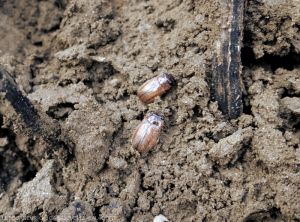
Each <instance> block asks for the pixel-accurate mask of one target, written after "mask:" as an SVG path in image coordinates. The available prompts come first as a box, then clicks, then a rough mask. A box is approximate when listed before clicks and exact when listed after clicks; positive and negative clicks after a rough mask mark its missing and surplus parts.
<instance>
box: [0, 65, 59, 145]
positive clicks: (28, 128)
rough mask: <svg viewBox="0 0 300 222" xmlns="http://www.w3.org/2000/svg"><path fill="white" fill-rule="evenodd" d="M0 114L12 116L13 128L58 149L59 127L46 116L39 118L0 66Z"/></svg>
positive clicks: (39, 115)
mask: <svg viewBox="0 0 300 222" xmlns="http://www.w3.org/2000/svg"><path fill="white" fill-rule="evenodd" d="M0 112H1V113H2V115H3V116H14V118H15V121H14V123H15V124H16V126H15V128H21V129H19V130H22V131H23V132H24V133H26V134H28V135H30V136H32V137H40V138H42V139H43V140H44V141H45V142H46V143H47V144H48V145H49V146H51V147H52V148H59V147H60V146H61V145H62V141H61V140H60V139H59V138H58V137H59V134H60V127H59V126H58V124H56V123H55V122H54V121H52V120H51V119H50V118H48V117H47V116H46V115H45V116H43V118H42V117H41V114H39V113H38V112H37V110H36V109H35V107H34V106H33V105H32V103H31V102H30V101H29V99H28V98H27V97H26V96H24V95H23V94H22V92H21V91H20V90H19V89H18V86H17V84H16V83H15V81H14V80H13V78H12V77H11V76H10V74H9V73H8V72H7V71H6V70H5V69H4V68H3V67H2V66H0Z"/></svg>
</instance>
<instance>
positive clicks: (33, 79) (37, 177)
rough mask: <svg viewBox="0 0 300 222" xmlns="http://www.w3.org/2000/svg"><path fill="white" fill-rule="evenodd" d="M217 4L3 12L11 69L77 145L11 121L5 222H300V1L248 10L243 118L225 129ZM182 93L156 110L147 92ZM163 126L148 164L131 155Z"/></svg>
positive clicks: (1, 186) (101, 0) (2, 167)
mask: <svg viewBox="0 0 300 222" xmlns="http://www.w3.org/2000/svg"><path fill="white" fill-rule="evenodd" d="M222 7H223V4H222V3H221V0H220V1H217V0H214V1H205V0H198V1H194V0H187V1H182V0H152V1H146V0H145V1H143V0H131V1H129V0H128V1H127V0H124V1H123V0H114V1H111V0H90V1H88V3H87V1H85V0H73V1H67V0H49V1H40V0H23V1H17V0H10V1H8V0H7V1H6V0H0V18H1V20H0V64H1V65H3V66H4V67H5V68H6V69H7V70H8V71H9V72H10V73H11V74H12V75H13V77H14V78H15V80H16V82H17V84H18V85H19V87H20V88H21V89H22V91H23V92H24V94H25V95H27V96H28V98H29V99H30V100H31V101H32V103H33V104H34V105H35V107H36V108H37V109H38V111H39V112H40V113H43V114H46V115H47V116H48V117H49V118H51V119H52V120H53V121H54V122H55V123H56V124H59V127H58V128H57V133H58V134H59V135H60V137H61V138H63V139H64V140H65V141H67V143H66V144H64V146H61V147H60V148H58V149H53V148H51V147H49V146H47V145H45V144H43V143H42V142H40V141H39V140H38V139H37V138H31V137H30V136H28V135H26V134H25V133H22V131H20V130H17V129H18V126H17V123H16V121H15V120H14V119H13V118H12V117H10V116H9V115H7V114H6V113H2V115H0V126H1V128H0V219H1V220H2V219H3V220H7V221H14V220H15V219H17V218H19V219H21V220H24V218H27V219H32V220H34V219H39V220H44V221H47V220H50V219H55V220H57V221H65V220H71V219H72V218H75V217H77V219H78V218H79V219H82V220H83V221H96V220H98V221H136V222H138V221H145V222H146V221H153V218H154V216H156V215H158V214H163V215H165V216H166V217H167V218H168V219H169V221H225V220H227V221H299V220H300V204H299V200H300V147H299V143H300V141H299V140H300V130H299V129H300V125H299V124H300V1H299V0H281V1H279V0H249V1H247V6H246V12H245V30H244V31H245V33H244V35H245V36H244V47H243V50H242V51H243V53H242V60H243V65H244V69H243V80H244V84H245V88H246V91H247V95H245V98H244V101H245V109H244V114H243V115H242V116H241V117H240V118H238V119H236V120H232V121H227V120H225V119H224V118H223V116H222V114H221V112H220V111H219V110H218V107H217V104H216V103H215V102H213V101H211V100H210V91H209V86H208V82H207V76H208V75H209V74H210V72H211V71H210V70H211V64H212V56H213V54H214V50H215V45H214V44H215V42H216V41H217V37H218V36H219V33H220V31H221V30H220V27H221V24H220V21H221V19H220V18H221V17H222V13H223V8H222ZM161 72H168V73H171V74H172V75H173V76H174V77H175V79H176V82H177V85H176V87H175V88H173V89H172V90H171V91H170V92H169V93H168V94H167V95H165V96H163V97H162V98H158V99H156V100H155V102H154V103H152V104H150V105H143V104H142V103H141V102H140V101H139V100H138V98H137V96H136V91H137V88H138V86H140V85H141V84H142V83H144V82H145V81H146V80H148V79H150V78H152V77H154V76H156V75H158V74H160V73H161ZM150 111H153V112H156V113H159V114H160V115H162V116H164V118H165V122H166V126H165V127H164V129H163V132H162V134H161V137H160V142H159V144H158V145H157V146H156V147H155V149H153V150H152V151H151V152H150V153H148V155H145V156H140V155H139V154H138V152H136V151H135V150H133V149H132V148H131V136H132V133H133V130H134V129H135V127H136V126H137V125H138V124H139V123H140V121H141V120H142V119H143V116H144V115H145V114H146V113H148V112H150Z"/></svg>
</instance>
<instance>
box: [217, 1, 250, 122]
mask: <svg viewBox="0 0 300 222" xmlns="http://www.w3.org/2000/svg"><path fill="white" fill-rule="evenodd" d="M223 3H224V8H225V11H226V14H224V16H223V19H222V20H223V21H222V31H221V35H220V40H219V41H218V42H217V44H216V45H217V49H216V54H215V56H214V60H213V65H212V76H211V77H212V79H211V92H212V97H213V99H214V100H215V101H217V102H218V104H219V108H220V110H221V111H222V112H223V114H224V115H225V116H226V118H228V119H235V118H237V117H239V116H240V115H241V113H242V112H243V101H242V93H243V84H242V79H241V73H242V63H241V47H242V39H243V16H244V0H224V1H223Z"/></svg>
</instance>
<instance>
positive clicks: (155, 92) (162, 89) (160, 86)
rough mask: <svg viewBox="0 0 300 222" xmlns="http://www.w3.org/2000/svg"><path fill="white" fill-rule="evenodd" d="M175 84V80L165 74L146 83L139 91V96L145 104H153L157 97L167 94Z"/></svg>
mask: <svg viewBox="0 0 300 222" xmlns="http://www.w3.org/2000/svg"><path fill="white" fill-rule="evenodd" d="M174 84H175V80H174V78H173V77H172V76H171V75H170V74H166V73H164V74H161V75H159V76H156V77H154V78H152V79H150V80H148V81H147V82H145V83H144V84H143V85H142V86H141V87H140V88H139V89H138V92H137V95H138V97H139V98H140V100H141V101H142V102H143V103H145V104H148V103H152V102H153V101H154V99H155V97H157V96H161V95H163V94H164V93H166V92H167V91H168V90H169V89H170V88H171V87H172V85H174Z"/></svg>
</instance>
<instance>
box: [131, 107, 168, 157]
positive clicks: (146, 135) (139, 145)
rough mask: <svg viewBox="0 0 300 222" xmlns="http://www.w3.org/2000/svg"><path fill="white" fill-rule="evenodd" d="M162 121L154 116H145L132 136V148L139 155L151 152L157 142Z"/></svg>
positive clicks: (152, 114)
mask: <svg viewBox="0 0 300 222" xmlns="http://www.w3.org/2000/svg"><path fill="white" fill-rule="evenodd" d="M163 124H164V121H163V119H162V118H161V117H160V116H158V115H156V114H154V113H151V114H147V115H146V116H145V118H144V119H143V121H142V122H141V123H140V124H139V125H138V127H137V128H136V130H135V131H134V133H133V136H132V146H133V147H134V148H135V149H137V150H138V151H139V152H140V153H146V152H148V151H149V150H151V149H152V148H153V147H154V146H155V145H156V144H157V143H158V141H159V135H160V131H161V128H162V127H163Z"/></svg>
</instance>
